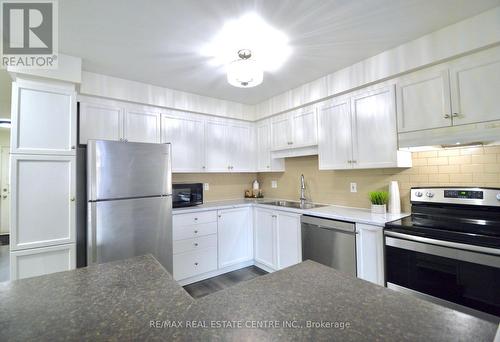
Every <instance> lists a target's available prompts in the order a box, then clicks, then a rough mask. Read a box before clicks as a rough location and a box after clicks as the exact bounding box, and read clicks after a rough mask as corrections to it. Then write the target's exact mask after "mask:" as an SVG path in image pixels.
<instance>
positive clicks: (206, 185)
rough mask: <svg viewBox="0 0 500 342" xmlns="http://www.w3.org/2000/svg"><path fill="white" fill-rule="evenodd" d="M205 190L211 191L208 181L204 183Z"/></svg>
mask: <svg viewBox="0 0 500 342" xmlns="http://www.w3.org/2000/svg"><path fill="white" fill-rule="evenodd" d="M203 190H205V191H209V190H210V184H208V183H203Z"/></svg>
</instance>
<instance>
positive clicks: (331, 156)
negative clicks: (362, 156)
mask: <svg viewBox="0 0 500 342" xmlns="http://www.w3.org/2000/svg"><path fill="white" fill-rule="evenodd" d="M318 135H319V137H318V154H319V169H320V170H341V169H350V168H352V163H351V161H352V159H353V158H352V139H351V137H352V135H351V102H350V99H349V98H348V97H343V98H338V99H335V100H332V101H330V102H329V103H328V104H327V105H326V106H324V107H322V108H320V109H319V125H318Z"/></svg>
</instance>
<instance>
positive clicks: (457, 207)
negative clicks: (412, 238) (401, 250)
mask: <svg viewBox="0 0 500 342" xmlns="http://www.w3.org/2000/svg"><path fill="white" fill-rule="evenodd" d="M424 195H425V196H424ZM497 198H498V199H497ZM411 199H412V215H411V216H409V217H406V218H403V219H401V220H398V221H394V222H390V223H387V224H386V230H388V231H394V232H399V233H403V234H410V235H416V236H422V237H428V238H432V239H439V240H446V241H453V242H460V243H466V244H473V245H479V246H487V247H494V248H500V189H492V188H488V189H486V188H461V189H459V188H412V189H411Z"/></svg>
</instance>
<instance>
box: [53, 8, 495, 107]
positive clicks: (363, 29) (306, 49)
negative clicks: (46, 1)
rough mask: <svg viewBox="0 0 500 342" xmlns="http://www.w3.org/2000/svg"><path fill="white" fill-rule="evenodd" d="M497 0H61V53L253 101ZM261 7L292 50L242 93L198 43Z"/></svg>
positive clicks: (130, 74)
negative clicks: (225, 23)
mask: <svg viewBox="0 0 500 342" xmlns="http://www.w3.org/2000/svg"><path fill="white" fill-rule="evenodd" d="M499 5H500V0H474V1H473V0H300V1H298V0H272V1H271V0H262V1H243V0H210V1H200V0H177V1H174V0H169V1H165V0H148V1H139V0H135V1H132V0H105V1H103V0H85V1H82V0H63V1H59V18H60V19H59V27H60V29H59V39H60V45H59V46H60V51H61V52H62V53H66V54H69V55H74V56H79V57H82V58H83V68H84V70H87V71H92V72H97V73H102V74H106V75H111V76H116V77H121V78H125V79H130V80H135V81H140V82H145V83H150V84H154V85H158V86H163V87H168V88H173V89H178V90H183V91H188V92H192V93H196V94H201V95H206V96H211V97H215V98H220V99H226V100H232V101H237V102H242V103H247V104H255V103H258V102H261V101H263V100H265V99H267V98H269V97H271V96H273V95H276V94H279V93H281V92H283V91H286V90H288V89H291V88H294V87H296V86H299V85H300V84H303V83H306V82H309V81H312V80H314V79H317V78H319V77H321V76H324V75H326V74H328V73H331V72H333V71H336V70H339V69H341V68H343V67H346V66H348V65H351V64H353V63H355V62H358V61H360V60H363V59H365V58H367V57H370V56H373V55H376V54H378V53H380V52H382V51H384V50H387V49H390V48H392V47H395V46H397V45H400V44H402V43H404V42H407V41H410V40H413V39H415V38H418V37H420V36H422V35H425V34H427V33H430V32H432V31H435V30H438V29H440V28H442V27H445V26H448V25H450V24H453V23H455V22H458V21H460V20H463V19H465V18H467V17H471V16H474V15H476V14H478V13H480V12H483V11H485V10H487V9H490V8H492V7H495V6H499ZM250 11H254V12H257V13H258V14H259V15H260V16H262V17H263V18H264V20H266V22H268V23H269V24H270V25H272V26H274V27H276V28H278V29H280V30H282V31H284V32H285V33H286V34H287V35H288V37H289V38H290V43H291V46H292V48H293V52H292V55H291V56H290V58H289V59H288V61H287V62H286V64H285V65H284V66H283V67H282V68H281V69H280V70H278V71H276V72H274V73H266V74H265V75H264V82H263V83H262V85H260V86H258V87H255V88H251V89H238V88H234V87H231V86H230V85H228V84H227V82H226V79H225V74H224V70H223V68H221V67H214V66H211V65H210V64H209V63H208V61H209V60H208V58H207V57H203V56H201V54H200V49H202V47H203V46H204V44H206V43H207V42H208V41H210V40H211V39H212V37H213V36H214V35H216V34H217V32H218V31H219V30H220V29H221V27H222V25H223V24H224V22H225V21H226V20H228V19H234V18H238V17H239V16H241V15H243V14H244V13H247V12H250Z"/></svg>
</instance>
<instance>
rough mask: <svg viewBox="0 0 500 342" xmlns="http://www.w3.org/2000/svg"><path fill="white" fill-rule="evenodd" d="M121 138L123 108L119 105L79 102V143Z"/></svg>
mask: <svg viewBox="0 0 500 342" xmlns="http://www.w3.org/2000/svg"><path fill="white" fill-rule="evenodd" d="M122 138H123V109H122V108H120V107H115V106H109V105H101V104H92V103H80V144H87V141H88V140H89V139H94V140H115V141H118V140H121V139H122Z"/></svg>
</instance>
